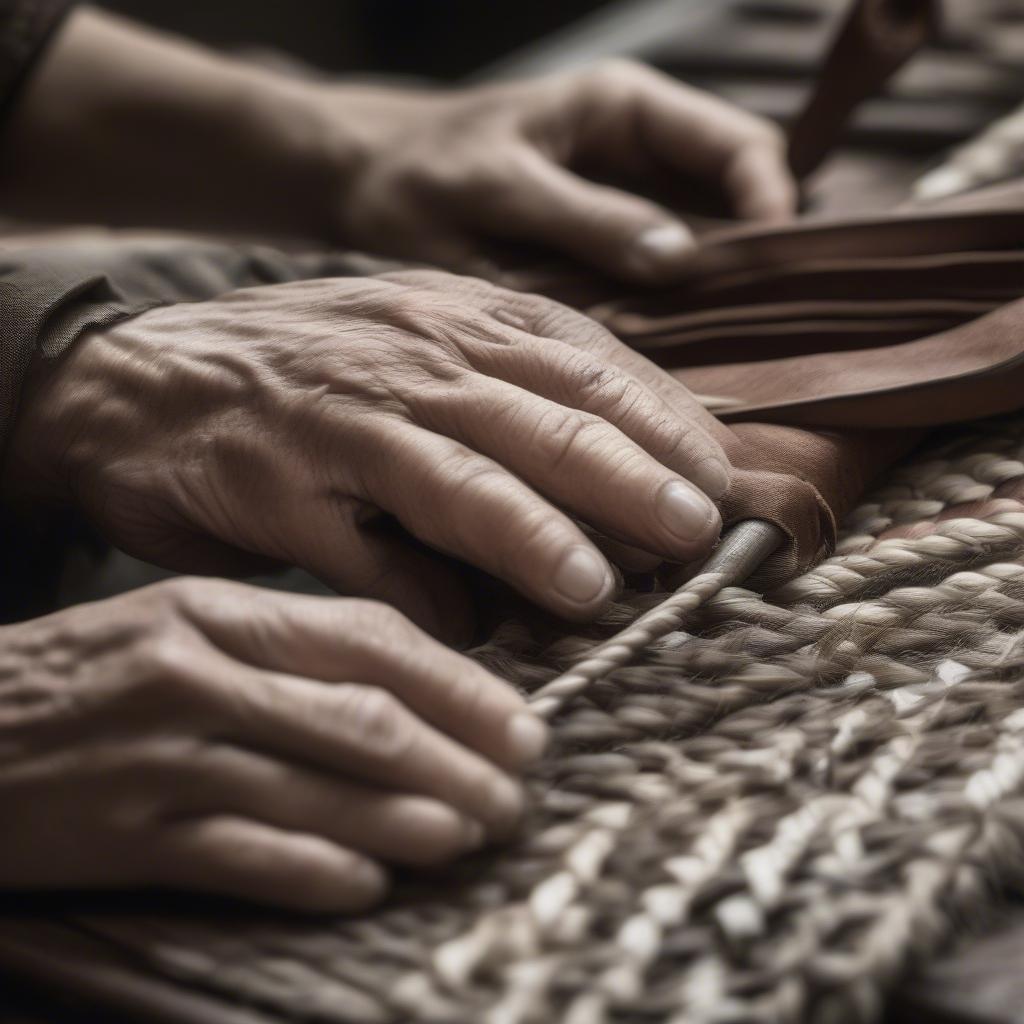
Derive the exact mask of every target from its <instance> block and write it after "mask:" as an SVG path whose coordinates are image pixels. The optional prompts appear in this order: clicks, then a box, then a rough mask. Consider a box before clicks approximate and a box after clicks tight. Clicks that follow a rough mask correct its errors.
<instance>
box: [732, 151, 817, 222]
mask: <svg viewBox="0 0 1024 1024" xmlns="http://www.w3.org/2000/svg"><path fill="white" fill-rule="evenodd" d="M727 179H728V185H729V188H730V189H731V191H732V193H733V195H734V197H735V204H736V212H737V214H739V216H740V217H742V218H744V219H747V220H758V221H784V220H788V219H789V218H790V217H792V216H793V215H794V214H795V213H796V211H797V207H798V204H799V198H800V190H799V186H798V184H797V182H796V179H794V177H793V175H792V173H791V171H790V169H789V165H788V164H787V163H786V158H785V154H784V153H783V151H782V150H781V149H776V147H774V146H751V147H748V148H747V149H744V150H742V151H741V152H740V153H738V154H737V156H736V158H735V160H734V162H733V165H732V167H731V168H730V170H729V173H728V175H727Z"/></svg>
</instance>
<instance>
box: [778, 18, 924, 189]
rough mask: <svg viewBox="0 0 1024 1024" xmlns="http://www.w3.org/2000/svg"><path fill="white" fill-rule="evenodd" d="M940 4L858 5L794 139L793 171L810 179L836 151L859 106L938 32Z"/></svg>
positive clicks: (791, 151)
mask: <svg viewBox="0 0 1024 1024" xmlns="http://www.w3.org/2000/svg"><path fill="white" fill-rule="evenodd" d="M937 22H938V4H937V3H936V2H935V0H857V2H856V3H855V4H854V6H853V9H852V10H851V11H850V14H849V16H848V17H847V19H846V21H845V22H844V23H843V25H842V27H841V28H840V30H839V34H838V35H837V36H836V40H835V42H834V43H833V45H832V48H831V50H830V51H829V54H828V56H827V57H826V59H825V64H824V67H823V68H822V71H821V73H820V74H819V76H818V83H817V86H816V87H815V90H814V92H813V94H812V95H811V99H810V102H809V103H808V104H807V106H806V107H805V108H804V111H803V113H802V114H801V115H800V117H799V118H798V119H797V120H796V122H795V123H794V125H793V127H792V129H791V131H790V136H789V166H790V167H791V168H792V170H793V173H794V174H795V175H796V177H797V178H798V179H803V178H805V177H807V175H809V174H810V173H811V172H812V171H814V170H815V169H816V168H817V167H818V166H819V165H820V164H821V162H822V161H823V160H824V159H825V157H826V156H828V154H829V153H830V152H831V150H832V149H833V147H834V146H835V144H836V142H837V141H838V139H839V136H840V135H841V133H842V131H843V129H844V127H845V126H846V122H847V121H848V120H849V117H850V115H851V114H852V113H853V111H854V110H855V109H856V108H857V106H858V105H859V104H860V103H861V102H862V101H863V100H865V99H867V97H869V96H871V95H873V94H875V93H877V92H879V91H880V90H881V88H882V86H884V85H885V83H886V82H887V81H888V80H889V79H890V78H891V77H892V75H893V74H895V73H896V71H898V70H899V69H900V68H901V67H902V66H903V65H904V64H905V63H906V62H907V60H909V59H910V58H911V57H912V56H913V55H914V54H915V53H916V52H917V51H918V50H919V49H920V48H921V47H922V46H923V45H924V44H925V43H926V42H928V40H929V39H931V38H932V37H933V35H934V33H935V28H936V25H937Z"/></svg>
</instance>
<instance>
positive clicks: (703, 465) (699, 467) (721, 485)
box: [689, 457, 732, 502]
mask: <svg viewBox="0 0 1024 1024" xmlns="http://www.w3.org/2000/svg"><path fill="white" fill-rule="evenodd" d="M689 477H690V481H691V482H692V483H693V484H694V485H695V486H696V487H699V488H700V489H701V490H702V491H703V492H704V493H705V494H706V495H707V496H708V498H710V499H711V500H712V501H716V502H717V501H721V499H722V498H723V497H725V495H726V493H727V492H728V490H729V487H730V486H731V484H732V476H731V474H730V473H729V469H728V467H727V466H726V465H725V463H724V462H722V461H721V459H717V458H714V457H709V458H707V459H704V460H702V461H701V462H698V463H697V464H696V465H695V466H694V467H693V469H692V470H691V471H690V474H689Z"/></svg>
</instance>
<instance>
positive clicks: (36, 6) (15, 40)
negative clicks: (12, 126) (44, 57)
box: [0, 0, 74, 123]
mask: <svg viewBox="0 0 1024 1024" xmlns="http://www.w3.org/2000/svg"><path fill="white" fill-rule="evenodd" d="M73 2H74V0H0V123H2V121H3V119H4V118H5V117H6V115H7V113H8V111H9V110H10V109H11V107H12V106H13V104H14V100H15V97H16V96H17V93H18V90H19V89H20V88H21V86H22V85H23V84H24V82H25V79H26V78H27V77H28V73H29V72H30V71H31V70H32V66H33V64H35V62H36V59H37V58H38V57H39V55H40V54H41V53H42V52H43V50H44V49H45V48H46V44H47V42H48V41H49V39H50V37H51V36H52V35H53V33H54V32H55V31H56V29H57V27H58V26H59V25H60V23H61V21H62V20H63V18H64V15H65V14H67V12H68V10H69V9H70V8H71V6H72V4H73Z"/></svg>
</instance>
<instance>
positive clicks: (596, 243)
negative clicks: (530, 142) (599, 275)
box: [486, 150, 695, 284]
mask: <svg viewBox="0 0 1024 1024" xmlns="http://www.w3.org/2000/svg"><path fill="white" fill-rule="evenodd" d="M527 152H528V156H526V157H524V158H523V160H522V161H521V162H520V163H519V164H518V165H517V167H516V171H517V174H516V179H515V186H514V187H513V188H512V189H510V191H509V194H508V196H507V199H506V201H505V202H504V203H500V204H496V205H495V206H494V208H493V213H492V214H491V216H492V217H493V222H492V223H491V224H488V225H486V226H487V227H489V228H490V229H491V230H494V231H496V232H499V233H500V234H502V235H505V236H506V237H511V238H515V239H517V240H518V241H525V242H540V243H543V244H545V245H548V246H550V247H551V248H553V249H559V250H561V251H562V252H565V253H568V254H569V255H571V256H574V257H576V258H577V259H579V260H581V261H582V262H584V263H587V264H589V265H590V266H593V267H596V268H598V269H600V270H604V271H606V272H607V273H609V274H611V275H612V276H613V277H617V278H622V279H625V280H628V281H635V282H637V283H638V284H657V283H660V282H664V281H669V280H672V279H673V278H674V277H676V276H677V275H679V274H680V273H682V272H683V271H684V269H685V267H686V264H687V262H688V261H689V259H690V256H691V255H692V253H693V251H694V249H695V243H694V239H693V234H692V233H691V232H690V230H689V229H688V228H687V227H686V225H685V224H683V223H682V222H681V221H680V220H678V219H677V218H676V217H674V216H673V215H672V214H671V213H670V212H669V211H668V210H666V209H664V208H663V207H661V206H658V205H657V204H656V203H652V202H650V201H649V200H646V199H642V198H640V197H639V196H634V195H630V194H629V193H627V192H622V191H620V190H619V189H616V188H611V187H609V186H606V185H597V184H594V183H593V182H590V181H586V180H585V179H583V178H581V177H579V176H578V175H576V174H573V173H572V172H571V171H567V170H566V169H565V168H563V167H560V166H559V165H558V164H555V163H553V162H551V161H550V160H548V159H546V158H545V157H544V156H543V155H542V154H540V153H538V152H536V151H533V150H529V151H527Z"/></svg>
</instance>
